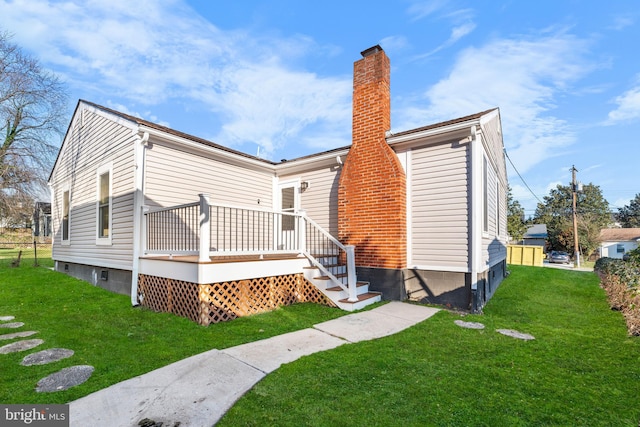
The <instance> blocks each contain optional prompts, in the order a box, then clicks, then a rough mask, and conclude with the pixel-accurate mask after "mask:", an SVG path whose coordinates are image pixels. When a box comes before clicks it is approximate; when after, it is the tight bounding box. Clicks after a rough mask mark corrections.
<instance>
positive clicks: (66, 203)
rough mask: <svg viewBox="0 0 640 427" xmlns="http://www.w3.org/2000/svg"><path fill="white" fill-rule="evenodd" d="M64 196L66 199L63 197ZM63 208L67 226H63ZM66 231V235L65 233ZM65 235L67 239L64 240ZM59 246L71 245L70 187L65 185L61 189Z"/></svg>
mask: <svg viewBox="0 0 640 427" xmlns="http://www.w3.org/2000/svg"><path fill="white" fill-rule="evenodd" d="M65 194H66V195H67V197H65ZM65 207H66V213H67V224H66V226H65V222H64V217H65ZM65 231H66V233H65ZM65 234H66V235H67V238H66V239H65V238H64V237H65ZM60 244H61V245H62V246H69V245H71V187H70V186H69V185H66V186H64V187H63V188H62V216H61V218H60Z"/></svg>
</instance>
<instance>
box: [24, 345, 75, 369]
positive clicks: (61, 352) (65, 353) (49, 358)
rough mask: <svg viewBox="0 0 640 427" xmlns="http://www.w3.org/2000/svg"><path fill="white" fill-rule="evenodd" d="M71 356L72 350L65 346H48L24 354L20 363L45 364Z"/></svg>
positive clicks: (28, 364) (26, 364) (29, 364)
mask: <svg viewBox="0 0 640 427" xmlns="http://www.w3.org/2000/svg"><path fill="white" fill-rule="evenodd" d="M71 356H73V350H69V349H67V348H50V349H47V350H42V351H39V352H37V353H33V354H30V355H28V356H25V357H24V358H23V359H22V362H20V364H21V365H22V366H33V365H46V364H47V363H52V362H57V361H58V360H62V359H66V358H68V357H71Z"/></svg>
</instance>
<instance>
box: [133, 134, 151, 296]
mask: <svg viewBox="0 0 640 427" xmlns="http://www.w3.org/2000/svg"><path fill="white" fill-rule="evenodd" d="M138 138H139V139H138V141H136V142H137V143H136V144H135V147H134V159H135V166H134V167H135V171H134V185H133V263H132V266H133V268H132V271H131V305H133V306H136V305H138V272H139V271H140V253H141V252H142V248H143V245H145V242H143V241H142V238H143V233H142V228H143V215H144V214H143V212H142V209H143V207H144V166H145V153H146V147H147V143H148V141H149V132H144V133H143V134H142V136H141V137H140V135H139V134H138Z"/></svg>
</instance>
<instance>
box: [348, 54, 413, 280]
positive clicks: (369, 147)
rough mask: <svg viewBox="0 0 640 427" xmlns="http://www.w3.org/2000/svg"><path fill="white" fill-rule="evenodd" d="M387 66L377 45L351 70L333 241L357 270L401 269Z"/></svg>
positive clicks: (401, 222) (398, 176) (401, 202)
mask: <svg viewBox="0 0 640 427" xmlns="http://www.w3.org/2000/svg"><path fill="white" fill-rule="evenodd" d="M389 82H390V64H389V58H388V57H387V55H386V54H385V53H384V50H382V48H381V47H380V46H378V45H376V46H374V47H372V48H369V49H367V50H365V51H364V52H362V59H360V60H359V61H356V62H355V63H354V66H353V123H352V132H353V136H352V138H353V141H352V146H351V149H350V151H349V154H348V155H347V157H346V159H345V161H344V166H343V169H342V172H341V173H340V181H339V187H338V236H339V239H340V240H341V241H342V242H343V243H345V244H350V245H355V246H356V265H357V266H358V267H372V268H391V269H401V268H405V267H406V253H407V250H406V247H407V235H406V233H407V226H406V176H405V173H404V170H403V168H402V165H401V164H400V161H399V159H398V157H397V156H396V154H395V152H394V151H393V150H392V149H391V147H389V145H388V144H387V142H386V139H385V134H386V132H387V131H388V130H389V129H390V127H391V97H390V91H389Z"/></svg>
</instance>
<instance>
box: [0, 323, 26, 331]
mask: <svg viewBox="0 0 640 427" xmlns="http://www.w3.org/2000/svg"><path fill="white" fill-rule="evenodd" d="M23 326H24V323H23V322H12V323H0V328H8V329H16V328H21V327H23Z"/></svg>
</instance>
